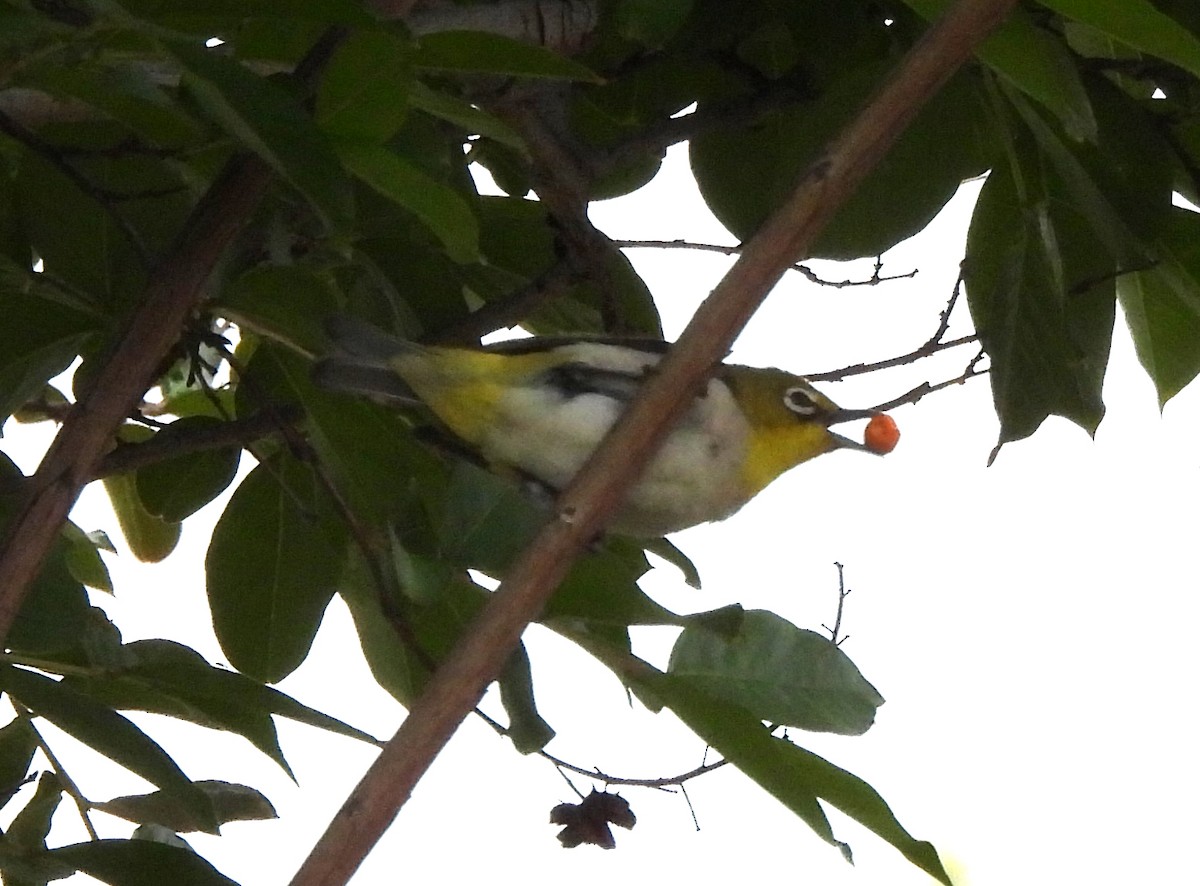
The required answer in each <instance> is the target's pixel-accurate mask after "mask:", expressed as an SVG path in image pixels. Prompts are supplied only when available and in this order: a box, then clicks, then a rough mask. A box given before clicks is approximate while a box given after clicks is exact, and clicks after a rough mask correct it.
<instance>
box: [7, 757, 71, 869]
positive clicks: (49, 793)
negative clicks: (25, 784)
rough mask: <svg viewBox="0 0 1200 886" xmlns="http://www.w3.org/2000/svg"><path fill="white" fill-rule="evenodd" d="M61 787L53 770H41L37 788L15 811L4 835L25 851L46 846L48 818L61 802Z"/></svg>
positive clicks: (52, 815) (48, 831)
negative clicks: (20, 808) (14, 816)
mask: <svg viewBox="0 0 1200 886" xmlns="http://www.w3.org/2000/svg"><path fill="white" fill-rule="evenodd" d="M62 795H63V788H62V783H61V782H60V781H59V780H58V776H57V775H55V774H54V773H53V772H43V773H42V774H41V777H39V778H38V783H37V790H36V791H35V792H34V795H33V796H32V797H31V798H30V800H29V802H28V803H26V804H25V806H24V808H23V809H22V810H21V811H20V812H18V813H17V817H16V818H14V819H13V821H12V824H10V825H9V826H8V830H7V831H6V832H5V836H6V837H7V838H8V840H9V841H11V842H12V843H13V844H15V845H16V846H17V847H19V848H20V849H22V850H24V851H25V852H29V851H30V850H38V849H45V848H46V836H47V835H48V834H49V833H50V820H51V819H52V818H54V813H55V811H56V810H57V809H58V804H59V803H61V802H62Z"/></svg>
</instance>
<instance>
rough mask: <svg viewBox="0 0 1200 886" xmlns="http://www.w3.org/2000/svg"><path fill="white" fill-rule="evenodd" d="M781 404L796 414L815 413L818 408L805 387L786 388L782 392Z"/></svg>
mask: <svg viewBox="0 0 1200 886" xmlns="http://www.w3.org/2000/svg"><path fill="white" fill-rule="evenodd" d="M783 405H784V406H786V407H787V408H788V409H790V410H791V411H792V412H794V413H796V415H816V414H817V412H818V411H819V410H820V407H819V406H817V404H816V402H815V401H814V400H813V396H812V392H811V391H809V390H808V389H807V388H788V389H787V390H786V391H784V392H783Z"/></svg>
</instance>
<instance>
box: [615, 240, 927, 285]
mask: <svg viewBox="0 0 1200 886" xmlns="http://www.w3.org/2000/svg"><path fill="white" fill-rule="evenodd" d="M613 243H614V245H616V246H619V247H620V248H622V249H695V250H697V251H699V252H715V253H717V254H719V255H741V254H742V247H741V246H720V245H718V244H716V243H696V242H694V241H691V240H614V241H613ZM882 269H883V265H882V264H880V263H878V262H877V263H876V265H875V273H873V274H872V275H871V276H870V277H868V278H867V279H866V280H826V279H825V278H824V277H822V276H821V275H819V274H818V273H817V272H816V271H814V270H813V269H812V268H810V267H809V266H808V265H805V264H801V263H799V262H796V263H795V264H793V265H791V266H790V267H789V268H788V270H792V271H796V272H797V273H800V274H803V275H804V276H805V277H807V278H808V279H809V280H810V281H812V282H813V283H816V284H818V285H820V286H828V287H830V288H831V289H846V288H848V287H850V286H878V285H879V284H880V283H886V282H888V281H889V280H910V279H912V278H913V277H915V276H917V271H916V269H915V268H914V269H913V270H911V271H905V272H904V273H903V274H881V273H880V271H882Z"/></svg>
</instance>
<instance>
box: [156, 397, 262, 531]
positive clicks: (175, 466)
mask: <svg viewBox="0 0 1200 886" xmlns="http://www.w3.org/2000/svg"><path fill="white" fill-rule="evenodd" d="M221 424H222V422H221V421H220V420H219V419H214V418H209V417H207V416H195V417H193V418H181V419H179V420H178V421H175V422H172V423H171V424H169V425H167V426H166V427H165V428H163V429H162V430H161V431H159V432H158V433H157V434H156V435H155V440H156V441H158V442H160V443H162V444H163V445H170V442H171V441H174V440H186V439H187V438H188V436H189V435H191V434H193V433H195V432H197V431H204V430H205V429H211V428H216V427H220V425H221ZM240 459H241V450H240V449H238V448H237V447H234V446H230V447H227V448H225V449H207V450H203V451H200V452H190V453H187V454H186V455H180V456H176V457H175V458H169V459H166V460H165V461H160V462H157V463H156V464H152V465H147V466H146V467H144V468H139V469H138V470H137V472H136V474H135V475H134V476H135V484H136V487H137V494H138V498H139V499H140V500H141V502H142V504H143V506H144V507H145V508H146V510H147V511H148V512H149V513H150V514H152V515H153V516H155V517H158V518H159V519H161V520H165V521H166V522H168V523H180V522H182V521H183V520H184V519H185V518H187V517H190V516H191V515H192V514H194V513H195V512H196V511H198V510H200V508H202V507H204V506H205V505H206V504H208V503H209V502H210V501H212V500H213V499H214V498H216V497H217V496H218V495H220V494H221V493H222V492H224V491H225V489H226V488H228V486H229V484H230V483H232V482H233V478H234V477H235V476H237V468H238V462H239V461H240Z"/></svg>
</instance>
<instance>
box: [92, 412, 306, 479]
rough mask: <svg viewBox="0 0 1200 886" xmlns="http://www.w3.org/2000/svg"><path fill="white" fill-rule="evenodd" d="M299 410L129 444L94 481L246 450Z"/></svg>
mask: <svg viewBox="0 0 1200 886" xmlns="http://www.w3.org/2000/svg"><path fill="white" fill-rule="evenodd" d="M302 414H303V413H302V412H301V410H300V409H299V408H298V407H294V406H281V407H275V408H274V409H272V410H271V411H270V412H259V413H256V414H255V415H251V416H249V417H247V418H240V419H235V420H233V421H226V422H221V423H219V424H213V425H210V426H205V427H198V428H193V429H192V430H190V431H188V433H186V434H178V435H172V436H169V437H162V438H160V437H157V436H156V437H154V438H152V439H150V440H148V441H146V442H145V443H127V444H125V445H123V446H118V447H117V448H116V449H114V450H113V451H112V452H110V453H109V454H108V455H106V456H105V457H104V460H103V461H101V462H100V464H99V465H97V466H96V471H95V473H94V474H93V476H92V479H99V478H100V477H108V476H110V475H112V474H122V473H125V472H127V471H135V470H137V469H138V468H141V467H145V466H146V465H152V464H158V463H159V462H163V461H166V460H167V459H171V458H178V457H179V456H181V455H191V454H192V453H195V452H206V451H208V450H210V449H226V448H228V447H230V446H247V445H249V444H252V443H254V442H256V441H258V440H261V439H262V438H264V437H269V436H271V435H273V434H277V433H279V431H280V424H281V423H284V424H294V423H296V422H298V421H299V420H300V418H301V416H302Z"/></svg>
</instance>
